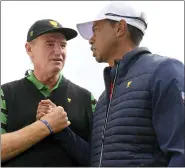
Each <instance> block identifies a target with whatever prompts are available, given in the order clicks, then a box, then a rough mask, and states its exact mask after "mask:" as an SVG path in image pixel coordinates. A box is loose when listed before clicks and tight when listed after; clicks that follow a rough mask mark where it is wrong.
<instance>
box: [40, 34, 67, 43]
mask: <svg viewBox="0 0 185 168" xmlns="http://www.w3.org/2000/svg"><path fill="white" fill-rule="evenodd" d="M37 40H38V41H47V40H54V41H65V42H66V38H65V36H64V35H63V34H62V33H59V32H54V33H47V34H43V35H41V36H39V37H38V38H37Z"/></svg>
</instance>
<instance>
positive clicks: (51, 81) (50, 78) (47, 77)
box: [33, 70, 59, 89]
mask: <svg viewBox="0 0 185 168" xmlns="http://www.w3.org/2000/svg"><path fill="white" fill-rule="evenodd" d="M33 74H34V75H35V77H36V78H37V79H38V80H39V81H40V82H41V83H43V84H44V85H46V86H48V87H49V89H52V88H53V87H54V86H55V85H56V83H57V81H58V79H59V73H57V74H53V75H51V74H47V73H40V72H38V71H37V70H34V72H33Z"/></svg>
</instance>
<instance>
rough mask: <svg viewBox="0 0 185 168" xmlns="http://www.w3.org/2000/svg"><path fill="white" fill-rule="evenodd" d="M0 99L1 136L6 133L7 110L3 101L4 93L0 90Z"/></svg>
mask: <svg viewBox="0 0 185 168" xmlns="http://www.w3.org/2000/svg"><path fill="white" fill-rule="evenodd" d="M0 92H1V97H0V105H1V116H0V121H1V134H4V133H6V132H7V108H6V102H5V99H4V93H3V90H2V89H0Z"/></svg>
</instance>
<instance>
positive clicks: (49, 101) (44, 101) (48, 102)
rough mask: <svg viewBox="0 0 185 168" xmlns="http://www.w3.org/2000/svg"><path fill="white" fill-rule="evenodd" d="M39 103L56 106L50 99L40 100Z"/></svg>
mask: <svg viewBox="0 0 185 168" xmlns="http://www.w3.org/2000/svg"><path fill="white" fill-rule="evenodd" d="M40 105H46V106H47V105H49V106H52V107H56V104H54V103H53V102H52V101H51V100H49V99H48V100H42V101H41V102H40Z"/></svg>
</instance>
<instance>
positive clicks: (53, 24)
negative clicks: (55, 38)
mask: <svg viewBox="0 0 185 168" xmlns="http://www.w3.org/2000/svg"><path fill="white" fill-rule="evenodd" d="M49 23H50V24H51V25H52V26H53V27H55V28H58V23H57V22H56V21H52V20H51V21H49Z"/></svg>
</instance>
